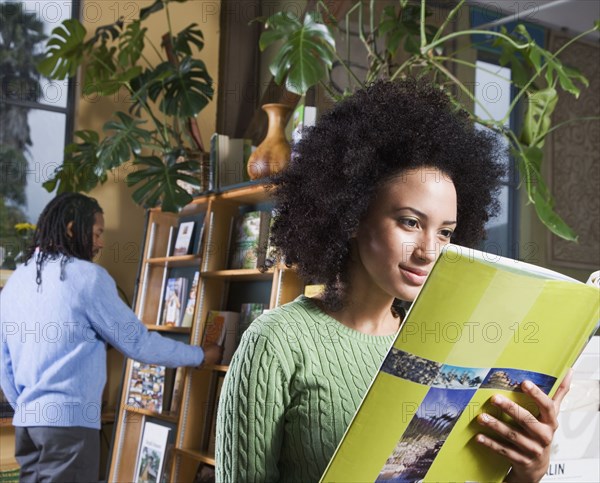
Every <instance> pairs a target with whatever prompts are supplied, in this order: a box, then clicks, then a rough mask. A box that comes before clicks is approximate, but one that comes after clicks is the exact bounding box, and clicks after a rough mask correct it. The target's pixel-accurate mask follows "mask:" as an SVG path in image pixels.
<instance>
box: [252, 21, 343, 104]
mask: <svg viewBox="0 0 600 483" xmlns="http://www.w3.org/2000/svg"><path fill="white" fill-rule="evenodd" d="M266 27H267V31H265V32H264V33H263V34H262V35H261V37H260V48H261V49H262V50H264V49H265V48H267V47H269V46H270V45H272V44H273V43H275V42H282V44H281V46H280V48H279V51H278V53H277V55H276V56H275V58H274V59H273V61H272V62H271V65H270V66H269V69H270V71H271V74H273V76H274V77H275V81H276V82H277V83H279V84H281V83H283V82H284V80H285V87H286V89H287V90H288V91H290V92H294V93H296V94H304V93H306V91H307V90H308V89H309V88H310V87H311V86H314V85H315V84H317V83H318V82H319V81H320V80H322V79H324V78H325V77H326V76H327V75H328V73H329V72H331V69H332V67H333V61H334V59H335V40H334V38H333V36H332V34H331V32H330V30H329V27H328V26H327V25H325V24H323V23H321V22H320V21H318V20H317V18H316V17H315V16H314V15H313V14H312V13H311V12H307V14H306V15H305V17H304V22H303V23H300V21H299V20H298V19H297V18H296V17H294V16H293V15H291V14H287V13H282V12H279V13H277V14H275V15H273V16H271V17H269V19H267V21H266Z"/></svg>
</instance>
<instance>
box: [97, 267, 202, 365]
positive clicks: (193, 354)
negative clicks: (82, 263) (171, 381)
mask: <svg viewBox="0 0 600 483" xmlns="http://www.w3.org/2000/svg"><path fill="white" fill-rule="evenodd" d="M95 273H96V280H95V281H93V283H89V287H90V291H89V292H88V297H87V299H88V300H86V302H87V303H88V304H89V308H88V310H87V312H88V314H89V322H90V324H91V325H92V327H93V329H94V331H95V332H96V333H97V334H98V336H99V337H100V338H102V339H103V340H105V341H106V342H108V343H109V344H111V345H112V346H114V347H116V348H117V349H118V350H119V351H121V352H122V353H123V354H125V355H126V356H127V357H129V358H131V359H135V360H136V361H140V362H144V363H147V364H160V365H163V366H167V367H178V366H198V365H200V364H201V363H202V361H203V360H204V351H203V350H202V349H201V348H200V347H195V346H191V345H189V344H185V343H183V342H178V341H175V340H172V339H170V338H168V337H163V336H161V335H160V334H159V333H157V332H150V331H148V329H147V328H146V326H145V325H144V324H143V323H142V322H141V321H140V320H139V319H138V318H137V317H136V315H135V313H134V312H133V311H132V310H131V309H130V308H129V307H128V306H127V305H126V304H125V303H124V302H123V301H122V300H121V298H120V297H119V294H118V293H117V287H116V284H115V281H114V280H113V279H112V277H111V276H110V275H109V274H108V272H106V271H105V270H104V269H102V268H100V267H98V270H96V271H95Z"/></svg>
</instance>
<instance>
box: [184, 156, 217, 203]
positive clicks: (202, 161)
mask: <svg viewBox="0 0 600 483" xmlns="http://www.w3.org/2000/svg"><path fill="white" fill-rule="evenodd" d="M187 161H195V162H197V163H198V168H197V169H196V170H194V171H189V170H182V171H180V174H181V176H180V177H179V179H178V180H177V186H179V187H180V188H182V189H183V190H184V191H185V192H186V193H188V194H189V195H191V196H199V195H200V194H202V193H204V192H205V191H206V190H208V183H209V177H210V159H209V157H208V156H207V155H206V153H203V152H201V151H196V152H192V153H188V156H179V157H178V158H177V160H176V163H184V162H187Z"/></svg>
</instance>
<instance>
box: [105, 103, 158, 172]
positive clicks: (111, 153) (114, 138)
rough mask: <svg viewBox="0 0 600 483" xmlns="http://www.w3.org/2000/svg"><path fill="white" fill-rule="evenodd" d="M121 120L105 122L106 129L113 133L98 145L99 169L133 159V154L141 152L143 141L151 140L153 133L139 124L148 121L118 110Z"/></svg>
mask: <svg viewBox="0 0 600 483" xmlns="http://www.w3.org/2000/svg"><path fill="white" fill-rule="evenodd" d="M117 117H118V118H119V119H120V121H121V122H118V121H108V122H107V123H106V124H104V131H105V132H110V131H112V132H113V134H111V135H109V136H107V137H105V138H104V140H103V141H102V142H101V143H100V146H99V147H98V151H97V153H96V154H97V156H98V169H99V170H103V171H106V170H109V169H112V168H117V167H119V166H121V165H122V164H123V163H124V162H125V161H128V160H129V159H131V156H132V154H139V153H140V152H141V150H142V142H150V141H151V139H152V137H151V133H150V132H148V131H146V130H144V129H140V128H139V127H138V126H140V125H141V124H145V123H146V121H136V120H135V119H133V118H132V117H130V116H128V115H127V114H125V113H124V112H117Z"/></svg>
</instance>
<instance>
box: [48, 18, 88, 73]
mask: <svg viewBox="0 0 600 483" xmlns="http://www.w3.org/2000/svg"><path fill="white" fill-rule="evenodd" d="M85 34H86V30H85V28H84V26H83V25H81V22H79V21H78V20H76V19H67V20H65V21H64V22H63V23H62V24H61V25H59V26H58V27H56V28H55V29H54V30H53V31H52V36H51V37H50V40H48V43H47V44H46V52H45V54H44V59H43V60H42V61H41V62H40V63H39V64H38V66H37V68H38V70H39V71H40V72H41V73H42V74H43V75H45V76H46V77H51V78H52V79H58V80H64V79H66V78H67V77H72V76H74V75H75V73H76V72H77V68H78V67H79V65H80V64H81V62H82V60H83V55H84V53H85V51H86V46H85V44H84V38H85Z"/></svg>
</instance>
